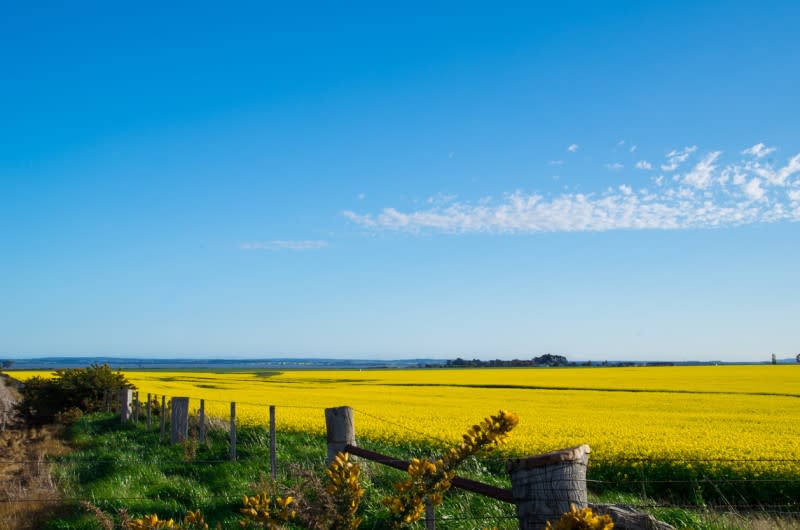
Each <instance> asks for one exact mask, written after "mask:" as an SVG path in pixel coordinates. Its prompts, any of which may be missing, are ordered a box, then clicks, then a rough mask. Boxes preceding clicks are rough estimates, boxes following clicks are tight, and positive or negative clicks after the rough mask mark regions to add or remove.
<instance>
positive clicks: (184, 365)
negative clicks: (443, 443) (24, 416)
mask: <svg viewBox="0 0 800 530" xmlns="http://www.w3.org/2000/svg"><path fill="white" fill-rule="evenodd" d="M441 362H442V361H441V360H437V359H401V360H388V361H387V360H375V359H317V358H304V359H298V358H274V359H144V358H132V357H128V358H122V357H41V358H37V359H14V360H13V365H12V366H11V368H12V369H14V370H57V369H59V368H79V367H84V366H88V365H90V364H92V363H98V364H108V365H109V366H111V367H112V368H115V369H117V368H119V369H146V370H167V369H194V370H196V369H209V370H211V369H244V370H249V369H261V368H270V369H281V368H283V369H287V370H289V369H292V370H298V369H309V370H311V369H327V368H409V367H416V366H425V365H430V364H436V363H441Z"/></svg>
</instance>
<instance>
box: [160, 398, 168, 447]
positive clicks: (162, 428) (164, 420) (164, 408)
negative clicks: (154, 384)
mask: <svg viewBox="0 0 800 530" xmlns="http://www.w3.org/2000/svg"><path fill="white" fill-rule="evenodd" d="M160 420H161V422H160V423H161V425H160V432H159V434H158V439H159V440H162V441H163V440H164V432H165V431H166V426H167V396H161V418H160Z"/></svg>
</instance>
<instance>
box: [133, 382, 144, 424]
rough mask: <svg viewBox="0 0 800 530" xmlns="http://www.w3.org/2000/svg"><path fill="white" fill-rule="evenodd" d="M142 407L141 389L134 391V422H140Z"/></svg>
mask: <svg viewBox="0 0 800 530" xmlns="http://www.w3.org/2000/svg"><path fill="white" fill-rule="evenodd" d="M141 408H142V404H141V402H140V401H139V391H138V390H137V391H136V392H134V393H133V422H134V423H139V410H140V409H141Z"/></svg>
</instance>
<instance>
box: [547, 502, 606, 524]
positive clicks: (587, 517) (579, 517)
mask: <svg viewBox="0 0 800 530" xmlns="http://www.w3.org/2000/svg"><path fill="white" fill-rule="evenodd" d="M613 528H614V522H613V521H612V520H611V517H609V516H608V515H597V514H595V513H594V512H593V511H592V509H591V508H583V509H581V510H578V509H577V508H576V507H575V505H574V504H573V505H572V506H571V507H570V511H568V512H567V513H565V514H564V515H562V516H561V519H559V520H558V522H557V523H556V525H555V526H552V525H551V524H550V522H549V521H548V522H547V528H546V530H612V529H613Z"/></svg>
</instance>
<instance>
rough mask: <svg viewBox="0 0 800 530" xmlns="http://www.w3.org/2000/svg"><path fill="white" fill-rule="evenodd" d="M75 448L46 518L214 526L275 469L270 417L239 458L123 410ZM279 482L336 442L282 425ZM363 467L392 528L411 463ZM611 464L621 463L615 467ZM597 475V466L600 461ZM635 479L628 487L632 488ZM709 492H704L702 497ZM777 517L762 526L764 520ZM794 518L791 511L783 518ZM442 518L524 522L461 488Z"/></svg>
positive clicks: (701, 514)
mask: <svg viewBox="0 0 800 530" xmlns="http://www.w3.org/2000/svg"><path fill="white" fill-rule="evenodd" d="M66 435H67V437H68V440H69V443H70V444H71V445H72V446H74V447H75V451H74V452H72V453H70V454H69V455H64V456H61V457H58V458H57V459H56V462H57V464H56V465H55V466H54V468H53V469H54V474H55V477H56V479H57V482H58V484H59V485H60V487H61V489H62V490H63V496H64V498H65V502H66V504H65V507H64V509H63V510H62V512H61V513H60V514H59V515H58V516H57V517H54V518H53V519H51V520H50V521H49V522H48V523H47V525H46V526H45V528H47V529H49V530H54V529H81V530H84V529H85V530H89V529H100V528H102V527H101V525H100V524H99V522H98V520H97V518H96V517H95V516H94V515H93V514H92V513H91V512H90V511H89V510H87V509H86V507H84V506H81V505H80V503H79V502H78V501H89V502H91V504H92V505H94V506H95V507H97V508H99V509H100V510H102V511H103V512H105V513H107V514H109V515H110V516H112V517H113V518H115V519H117V520H118V519H119V511H120V510H123V509H124V510H127V511H128V513H130V514H131V515H132V516H141V515H145V514H149V513H158V514H159V515H160V516H162V517H175V518H178V517H182V516H183V515H184V514H185V513H186V512H187V511H188V510H194V509H197V508H200V509H201V510H202V511H203V513H204V514H205V515H206V519H207V520H208V521H209V523H210V524H211V526H212V528H213V526H214V525H216V524H217V523H221V524H222V526H223V528H236V527H237V524H236V522H237V520H238V510H239V508H240V506H241V497H242V495H245V494H253V493H255V492H256V491H258V490H260V489H263V487H264V485H265V482H264V477H266V476H268V475H269V449H268V448H269V439H268V433H267V431H266V430H265V429H264V428H263V427H247V428H241V429H239V432H238V439H239V443H238V451H237V454H238V459H237V461H236V462H230V461H229V460H228V441H227V433H226V432H224V431H222V430H217V431H211V433H210V435H209V441H208V443H207V444H197V443H196V442H192V441H190V442H189V443H187V444H184V445H177V446H172V445H169V444H167V443H163V442H161V441H160V440H159V435H158V432H157V431H153V430H151V431H148V430H147V429H145V428H144V427H143V426H142V425H127V426H124V427H123V426H121V425H120V424H119V417H118V416H114V415H111V414H93V415H88V416H85V417H83V418H81V419H79V420H78V421H77V422H76V423H75V424H73V425H72V426H71V427H70V428H69V429H68V430H67V433H66ZM277 441H278V443H277V445H278V468H279V469H278V483H279V484H280V486H279V488H280V489H284V490H288V489H292V488H295V489H296V488H297V487H298V481H299V479H298V477H299V476H300V475H301V474H302V470H309V471H311V474H313V475H314V476H317V477H322V475H323V472H324V468H325V453H326V444H325V440H324V438H323V437H322V436H317V435H310V434H306V433H300V432H279V433H278V440H277ZM360 443H361V445H363V446H365V447H367V448H370V449H373V450H376V451H379V452H383V453H385V454H390V455H394V456H397V457H401V458H410V457H412V456H429V455H430V451H431V449H430V447H426V446H416V447H415V446H411V447H409V446H402V447H399V446H390V445H387V444H386V443H376V442H370V441H369V440H361V441H360ZM364 467H365V470H364V474H363V479H364V483H365V484H364V486H365V488H366V495H365V498H364V501H363V503H362V507H363V509H362V512H363V514H364V516H365V520H364V523H363V524H362V528H365V529H371V528H386V527H387V526H388V525H387V522H386V511H385V509H384V508H383V506H382V505H381V499H382V498H383V497H384V496H385V495H387V494H389V493H390V492H391V484H392V483H393V482H394V481H396V480H398V479H399V478H401V477H402V476H403V473H401V472H399V471H395V470H392V469H389V468H386V467H384V466H381V465H379V464H366V465H365V466H364ZM608 472H609V473H610V472H611V470H608ZM461 474H462V475H464V476H468V477H470V478H474V479H477V480H481V481H484V482H488V483H492V484H495V485H498V486H503V487H508V481H507V479H506V478H505V473H504V470H503V468H502V461H501V459H496V458H486V459H479V460H470V461H468V462H467V464H466V466H465V467H464V468H463V469H462V470H461ZM592 475H594V471H592ZM630 489H631V488H627V490H630ZM593 500H595V501H597V502H623V503H627V504H633V505H649V506H651V508H650V509H649V511H651V513H654V514H655V515H656V516H657V517H658V518H660V519H662V520H665V521H667V522H671V523H673V524H675V525H676V526H677V527H682V528H698V529H705V530H722V529H726V530H727V529H734V528H765V529H766V528H777V527H778V526H776V525H775V519H769V518H768V517H767V516H766V514H763V513H762V514H759V513H757V512H756V513H752V512H751V513H746V514H744V515H742V514H734V515H730V514H728V515H721V514H719V513H716V512H712V511H708V510H705V509H703V508H702V504H700V505H698V506H697V508H691V509H684V508H662V507H659V505H660V504H662V502H663V499H657V498H654V497H652V496H650V495H648V497H647V498H644V497H642V496H641V495H638V494H637V492H635V491H626V488H625V487H621V488H617V489H612V488H611V487H608V486H606V487H604V488H603V489H597V488H595V493H594V495H593ZM698 500H700V501H702V499H698ZM762 520H763V521H769V524H766V523H765V524H766V526H762V523H761V521H762ZM781 524H783V525H784V527H792V528H795V527H796V526H789V525H790V522H789V521H788V520H787V519H781ZM437 526H438V527H440V528H453V529H470V530H471V529H475V528H484V527H497V528H500V529H502V528H517V523H516V519H515V512H514V508H513V506H511V505H507V504H504V503H501V502H497V501H494V500H491V499H486V498H484V497H481V496H478V495H474V494H469V493H464V492H460V491H458V490H453V491H451V493H450V494H449V495H448V496H447V497H446V500H445V503H444V505H443V506H441V507H440V508H439V509H438V510H437Z"/></svg>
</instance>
